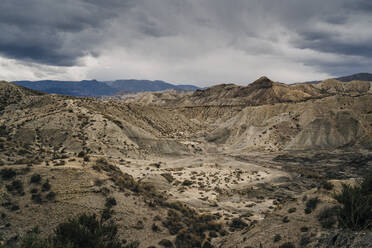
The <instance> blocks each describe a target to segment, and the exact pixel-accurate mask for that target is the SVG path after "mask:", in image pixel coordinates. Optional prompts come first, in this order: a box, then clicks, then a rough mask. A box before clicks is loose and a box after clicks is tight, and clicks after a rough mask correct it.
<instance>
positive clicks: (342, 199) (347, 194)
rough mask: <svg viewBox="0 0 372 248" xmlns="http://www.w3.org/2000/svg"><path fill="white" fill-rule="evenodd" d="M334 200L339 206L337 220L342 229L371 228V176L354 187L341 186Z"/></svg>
mask: <svg viewBox="0 0 372 248" xmlns="http://www.w3.org/2000/svg"><path fill="white" fill-rule="evenodd" d="M334 198H335V199H336V200H337V201H338V202H339V203H340V204H341V207H339V209H338V219H339V223H340V224H341V225H342V226H343V227H347V228H350V229H352V230H361V229H365V228H371V227H372V175H367V176H365V177H364V178H363V179H362V181H361V182H359V183H358V184H356V185H355V186H351V185H348V184H342V190H341V192H340V193H338V194H335V195H334Z"/></svg>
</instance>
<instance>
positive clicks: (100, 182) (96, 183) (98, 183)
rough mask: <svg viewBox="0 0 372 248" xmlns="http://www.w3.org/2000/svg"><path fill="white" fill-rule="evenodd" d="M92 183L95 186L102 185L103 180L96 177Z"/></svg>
mask: <svg viewBox="0 0 372 248" xmlns="http://www.w3.org/2000/svg"><path fill="white" fill-rule="evenodd" d="M94 185H95V186H98V187H99V186H102V185H103V180H101V179H96V180H94Z"/></svg>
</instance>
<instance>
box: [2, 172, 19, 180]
mask: <svg viewBox="0 0 372 248" xmlns="http://www.w3.org/2000/svg"><path fill="white" fill-rule="evenodd" d="M0 175H1V178H2V179H3V180H10V179H12V178H13V177H15V176H16V175H17V173H16V171H15V170H13V169H2V170H1V171H0Z"/></svg>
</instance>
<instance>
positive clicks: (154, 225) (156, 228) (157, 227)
mask: <svg viewBox="0 0 372 248" xmlns="http://www.w3.org/2000/svg"><path fill="white" fill-rule="evenodd" d="M151 229H152V231H154V232H159V231H160V228H159V226H158V225H156V224H155V223H153V224H152V226H151Z"/></svg>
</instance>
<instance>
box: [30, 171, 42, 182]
mask: <svg viewBox="0 0 372 248" xmlns="http://www.w3.org/2000/svg"><path fill="white" fill-rule="evenodd" d="M40 181H41V176H40V175H39V174H36V173H35V174H33V175H32V176H31V179H30V184H32V183H34V184H39V183H40Z"/></svg>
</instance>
